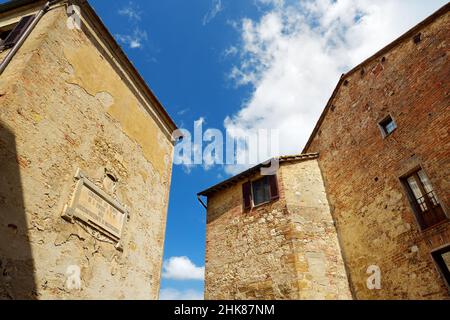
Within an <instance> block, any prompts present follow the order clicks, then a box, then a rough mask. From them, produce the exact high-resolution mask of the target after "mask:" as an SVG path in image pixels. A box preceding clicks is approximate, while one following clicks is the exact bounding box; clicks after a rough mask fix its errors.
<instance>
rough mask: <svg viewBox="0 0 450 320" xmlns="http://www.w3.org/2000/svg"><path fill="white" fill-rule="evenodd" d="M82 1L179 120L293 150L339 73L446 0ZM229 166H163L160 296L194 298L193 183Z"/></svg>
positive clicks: (197, 252)
mask: <svg viewBox="0 0 450 320" xmlns="http://www.w3.org/2000/svg"><path fill="white" fill-rule="evenodd" d="M0 2H4V1H0ZM90 3H91V4H92V5H93V7H94V8H95V9H96V11H97V13H98V14H99V16H100V17H101V18H102V20H103V22H104V23H105V24H106V26H107V27H108V28H109V30H110V31H111V33H112V34H113V35H115V37H116V39H117V40H118V42H119V43H120V44H121V46H122V47H123V48H124V50H125V51H126V53H127V54H128V56H129V58H130V60H131V61H132V62H133V63H134V64H135V66H136V67H137V69H138V70H139V71H140V73H141V74H142V75H143V77H144V78H145V79H146V81H147V83H148V84H149V86H150V88H151V89H152V90H153V92H154V93H155V94H156V95H157V96H158V98H159V99H160V101H161V102H162V104H163V105H164V106H165V108H166V109H167V111H168V112H169V114H170V115H171V116H172V118H173V119H174V120H175V122H176V123H177V124H178V126H179V127H182V128H186V129H188V130H190V131H192V130H193V126H194V121H196V120H199V119H202V120H203V121H204V122H203V126H204V127H205V128H217V129H220V130H225V129H228V130H231V131H233V132H238V130H237V129H241V130H243V131H251V130H258V129H261V128H264V129H277V130H279V131H280V150H279V152H280V153H282V154H293V153H299V152H300V151H301V149H302V147H303V145H304V143H305V142H306V140H307V139H308V137H309V134H310V132H311V131H312V128H313V126H314V125H315V123H316V121H317V119H318V117H319V115H320V113H321V111H322V109H323V108H324V106H325V103H326V101H327V99H328V98H329V96H330V95H331V93H332V91H333V89H334V86H335V85H336V83H337V81H338V79H339V77H340V75H341V74H342V73H344V72H346V71H347V70H349V69H350V68H351V67H352V66H355V65H357V64H358V63H360V62H361V61H363V60H364V59H365V58H367V57H369V56H370V55H372V54H373V53H375V52H376V51H377V50H379V49H381V48H382V47H383V46H385V45H386V44H388V43H389V42H391V41H392V40H394V39H395V38H396V37H398V36H400V35H401V34H402V33H404V32H405V31H407V30H408V29H409V28H410V27H412V26H414V25H415V24H417V23H418V22H420V21H421V20H422V19H424V18H425V17H426V16H428V15H430V14H431V13H433V12H434V11H435V10H437V9H438V8H439V7H441V6H442V5H444V4H445V3H446V1H441V0H430V1H422V0H408V1H406V0H376V1H372V0H370V1H369V0H358V1H356V0H337V1H336V0H307V1H295V0H285V1H283V0H239V1H238V0H191V1H186V0H164V1H144V0H133V1H129V0H117V1H106V0H91V1H90ZM399 13H400V14H399ZM235 135H236V136H238V135H239V133H235ZM240 169H242V168H240V167H233V166H229V167H224V166H222V165H216V166H202V165H198V166H193V167H192V166H190V167H188V166H183V165H176V166H174V168H173V178H172V188H171V195H170V207H169V212H168V221H167V231H166V244H165V253H164V260H165V261H166V262H165V268H164V275H165V276H164V277H163V280H162V284H161V288H162V291H161V296H162V298H174V299H180V298H185V299H187V298H201V297H202V291H203V281H202V274H203V269H202V267H203V266H204V257H205V230H206V225H205V221H206V219H205V210H204V208H203V207H201V205H200V204H199V203H198V202H197V199H196V193H197V192H198V191H201V190H203V189H205V188H207V187H209V186H211V185H213V184H215V183H217V182H219V181H220V180H223V179H225V178H226V177H228V176H229V175H230V174H234V173H236V172H238V171H239V170H240ZM183 257H186V258H183ZM189 278H191V279H189Z"/></svg>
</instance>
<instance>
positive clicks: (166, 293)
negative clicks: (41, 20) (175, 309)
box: [159, 288, 203, 300]
mask: <svg viewBox="0 0 450 320" xmlns="http://www.w3.org/2000/svg"><path fill="white" fill-rule="evenodd" d="M159 300H203V292H201V291H198V290H192V289H188V290H177V289H173V288H165V289H161V292H160V294H159Z"/></svg>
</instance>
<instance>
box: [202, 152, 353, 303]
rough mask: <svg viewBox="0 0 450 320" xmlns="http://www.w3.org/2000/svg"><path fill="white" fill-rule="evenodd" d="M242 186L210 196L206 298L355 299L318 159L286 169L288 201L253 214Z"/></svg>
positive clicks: (282, 184)
mask: <svg viewBox="0 0 450 320" xmlns="http://www.w3.org/2000/svg"><path fill="white" fill-rule="evenodd" d="M258 177H259V174H255V176H254V177H252V178H251V179H252V180H254V179H257V178H258ZM242 183H244V181H242V182H241V183H238V184H236V185H234V186H232V187H230V188H228V189H226V190H222V191H220V192H216V193H214V194H212V195H211V196H209V197H208V217H207V236H206V237H207V240H206V288H205V292H206V293H205V298H206V299H346V298H350V297H351V296H350V292H349V289H348V281H347V279H346V276H345V269H344V267H343V264H342V258H341V257H340V251H339V246H338V243H337V237H336V233H335V231H333V230H334V226H333V223H332V221H331V216H330V214H329V208H328V205H327V200H326V197H325V196H324V187H323V182H322V179H321V176H320V170H319V169H318V165H317V162H316V161H305V162H299V163H295V164H289V165H284V164H283V165H282V167H281V170H279V172H278V184H279V189H280V199H279V200H278V201H275V202H271V203H269V204H265V205H262V206H259V207H256V208H253V209H252V210H251V211H250V212H243V209H242V202H243V199H242ZM316 192H317V196H316V197H315V196H314V194H315V193H316ZM319 201H321V202H322V203H320V202H319Z"/></svg>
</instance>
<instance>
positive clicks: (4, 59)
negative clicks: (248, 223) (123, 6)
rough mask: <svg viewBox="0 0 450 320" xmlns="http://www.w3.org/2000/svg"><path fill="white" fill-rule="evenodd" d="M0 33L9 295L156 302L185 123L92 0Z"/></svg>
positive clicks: (22, 8)
mask: <svg viewBox="0 0 450 320" xmlns="http://www.w3.org/2000/svg"><path fill="white" fill-rule="evenodd" d="M72 4H75V5H77V6H78V8H79V9H80V10H79V11H80V15H78V14H76V15H75V16H74V14H75V12H77V10H78V9H77V8H76V7H71V6H70V5H72ZM78 17H80V22H81V24H80V27H81V28H77V26H78V24H77V19H78ZM0 38H1V39H2V40H1V41H0V47H1V52H0V62H1V69H0V70H1V71H0V72H1V74H0V299H72V298H79V299H157V298H158V294H159V286H160V274H161V265H162V256H163V246H164V236H165V224H166V214H167V206H168V197H169V189H170V179H171V171H172V153H173V143H172V140H171V133H172V132H173V131H174V130H175V129H176V126H175V124H174V123H173V121H172V120H171V119H170V117H169V116H168V114H167V113H166V112H165V110H164V108H163V107H162V105H161V104H160V103H159V101H158V100H157V99H156V97H155V96H154V95H153V93H152V92H151V90H150V89H149V88H148V86H147V85H146V84H145V82H144V80H143V79H142V78H141V76H140V75H139V74H138V72H137V71H136V69H135V68H134V67H133V65H132V63H131V62H130V61H129V60H128V59H127V57H126V56H125V54H124V52H123V51H122V50H121V49H120V47H119V46H118V44H117V43H116V42H115V40H114V38H113V37H112V36H111V34H110V33H109V32H108V31H107V29H106V28H105V26H104V25H103V23H102V22H101V20H100V19H99V17H98V16H97V15H96V14H95V12H94V11H93V9H92V8H91V7H90V6H89V4H88V3H87V2H86V1H50V2H46V1H31V0H18V1H11V2H8V3H6V4H2V5H0ZM22 39H24V40H25V41H24V42H23V41H21V40H22ZM22 42H23V43H22Z"/></svg>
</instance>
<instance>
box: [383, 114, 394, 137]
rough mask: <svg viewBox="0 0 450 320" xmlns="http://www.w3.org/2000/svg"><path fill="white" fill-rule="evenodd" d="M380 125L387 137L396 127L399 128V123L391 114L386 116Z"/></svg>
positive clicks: (384, 135)
mask: <svg viewBox="0 0 450 320" xmlns="http://www.w3.org/2000/svg"><path fill="white" fill-rule="evenodd" d="M379 125H380V128H381V132H382V133H383V137H387V136H388V135H390V134H391V133H392V132H394V131H395V129H397V124H396V123H395V121H394V119H392V117H391V116H387V117H386V118H384V120H383V121H381V122H380V123H379Z"/></svg>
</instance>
